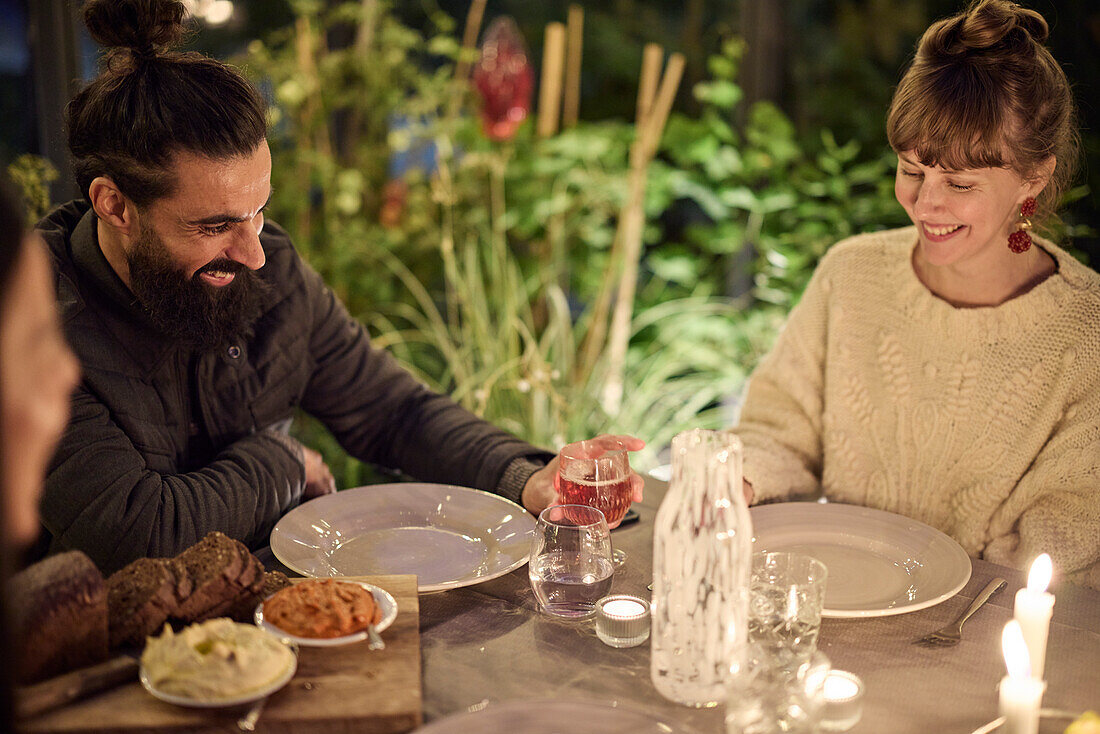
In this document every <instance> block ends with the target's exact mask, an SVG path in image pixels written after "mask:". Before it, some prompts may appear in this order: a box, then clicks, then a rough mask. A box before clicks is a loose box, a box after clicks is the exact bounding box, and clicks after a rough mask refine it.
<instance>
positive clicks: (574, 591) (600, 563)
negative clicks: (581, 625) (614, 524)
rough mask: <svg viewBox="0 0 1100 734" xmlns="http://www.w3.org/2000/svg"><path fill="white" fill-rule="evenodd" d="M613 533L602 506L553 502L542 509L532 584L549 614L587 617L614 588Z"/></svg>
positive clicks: (533, 548) (530, 567) (530, 572)
mask: <svg viewBox="0 0 1100 734" xmlns="http://www.w3.org/2000/svg"><path fill="white" fill-rule="evenodd" d="M614 571H615V567H614V566H613V565H612V564H611V533H610V531H609V530H608V528H607V520H606V519H604V515H603V513H602V512H600V511H599V510H597V509H596V508H594V507H588V506H586V505H551V506H550V507H547V508H546V509H545V510H543V511H542V513H541V514H540V515H539V519H538V522H537V523H536V524H535V534H534V537H533V539H532V540H531V556H530V559H529V561H528V564H527V572H528V576H529V578H530V579H531V589H532V590H533V591H534V592H535V598H536V599H538V603H539V606H540V607H541V608H542V610H543V611H544V612H546V613H547V614H552V615H554V616H557V617H564V618H567V619H583V618H585V617H589V616H591V615H592V614H594V613H595V611H596V602H597V601H599V600H600V599H602V598H603V597H605V596H607V592H608V591H610V589H611V575H612V574H613V573H614Z"/></svg>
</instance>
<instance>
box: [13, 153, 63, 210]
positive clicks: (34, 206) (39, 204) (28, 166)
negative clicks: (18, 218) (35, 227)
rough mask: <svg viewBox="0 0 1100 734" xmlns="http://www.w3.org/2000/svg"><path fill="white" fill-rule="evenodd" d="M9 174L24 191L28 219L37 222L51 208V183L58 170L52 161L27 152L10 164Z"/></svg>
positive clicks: (24, 203) (54, 179)
mask: <svg viewBox="0 0 1100 734" xmlns="http://www.w3.org/2000/svg"><path fill="white" fill-rule="evenodd" d="M8 176H10V177H11V180H12V182H13V183H15V185H16V186H18V187H19V189H20V191H22V193H23V205H24V206H25V207H26V208H27V220H28V221H30V222H37V221H38V220H39V219H41V218H42V217H44V216H46V212H48V211H49V210H50V208H51V206H52V205H51V203H50V183H52V182H53V181H56V180H57V176H58V172H57V169H56V168H55V167H54V165H53V164H52V163H50V162H49V161H48V160H46V159H45V158H42V157H40V156H36V155H31V154H30V153H25V154H23V155H21V156H19V157H18V158H16V159H15V160H14V161H12V162H11V163H9V164H8Z"/></svg>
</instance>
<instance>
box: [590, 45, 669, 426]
mask: <svg viewBox="0 0 1100 734" xmlns="http://www.w3.org/2000/svg"><path fill="white" fill-rule="evenodd" d="M683 73H684V56H683V54H678V53H677V54H672V56H671V57H670V58H669V61H668V66H667V67H666V68H665V73H664V77H663V78H662V79H661V86H660V89H659V90H658V92H657V96H656V99H655V100H654V102H653V106H652V108H651V109H650V111H649V113H648V114H647V115H646V117H645V121H644V123H643V124H642V128H641V130H640V132H639V135H638V137H637V139H635V141H634V146H633V148H632V149H631V156H630V158H631V162H630V163H631V165H630V186H629V190H628V195H627V201H626V204H625V205H624V207H623V213H622V215H621V217H620V219H619V223H620V227H621V229H622V239H621V244H622V248H623V252H622V263H623V264H622V271H621V274H620V277H619V287H618V295H617V297H616V300H615V309H614V311H613V312H612V315H611V327H610V333H609V335H608V360H607V363H608V366H607V378H606V381H605V382H604V390H603V396H602V400H601V402H602V404H603V408H604V410H605V411H606V412H607V414H608V415H612V416H613V415H616V414H617V413H618V412H619V408H620V407H621V406H622V398H623V370H624V367H625V365H626V350H627V346H629V343H630V332H631V321H632V319H633V315H634V295H635V293H636V292H637V287H638V267H639V260H640V258H641V253H642V235H643V233H644V229H645V186H646V178H647V175H648V169H649V162H650V161H651V160H652V158H653V155H654V154H655V153H656V152H657V144H658V142H659V141H660V139H661V133H662V132H663V131H664V126H665V122H666V121H667V120H668V115H669V112H670V111H671V109H672V102H673V100H675V98H676V90H677V88H678V87H679V85H680V79H681V78H682V77H683Z"/></svg>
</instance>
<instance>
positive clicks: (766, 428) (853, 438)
mask: <svg viewBox="0 0 1100 734" xmlns="http://www.w3.org/2000/svg"><path fill="white" fill-rule="evenodd" d="M1046 37H1047V25H1046V22H1045V21H1044V20H1043V18H1042V16H1040V15H1039V14H1038V13H1036V12H1034V11H1031V10H1027V9H1025V8H1022V7H1020V6H1018V5H1015V4H1014V3H1011V2H1007V1H1006V0H976V1H975V2H971V3H970V4H969V6H968V7H967V9H966V10H964V11H963V12H962V13H960V14H958V15H956V16H954V17H951V18H947V19H945V20H941V21H939V22H937V23H935V24H933V25H932V26H931V27H930V28H929V29H928V30H927V31H926V32H925V34H924V36H923V37H922V38H921V41H920V43H919V45H918V48H917V53H916V58H915V59H914V61H913V63H912V65H911V66H910V67H909V69H908V70H907V71H906V73H905V75H904V77H903V78H902V80H901V82H900V84H899V85H898V87H897V89H896V91H895V94H894V100H893V103H892V105H891V107H890V112H889V116H888V120H887V134H888V137H889V139H890V144H891V146H892V147H893V148H894V150H895V152H896V153H897V154H898V169H897V178H896V182H895V194H896V196H897V199H898V201H899V202H900V203H901V205H902V206H903V207H904V208H905V210H906V212H907V213H908V214H909V217H910V219H912V221H913V225H914V226H913V227H909V228H905V229H900V230H894V231H890V232H879V233H873V234H867V235H862V236H858V237H854V238H852V239H850V240H848V241H845V242H842V243H840V244H838V245H836V246H835V247H834V248H833V249H832V250H830V252H829V253H828V254H827V255H826V257H825V258H824V259H823V260H822V262H821V265H820V266H819V268H818V270H817V272H816V273H815V274H814V277H813V279H812V281H811V283H810V285H809V287H808V288H807V290H806V293H805V295H804V296H803V298H802V301H801V302H800V303H799V305H798V306H797V307H796V308H795V309H794V310H793V311H792V313H791V316H790V320H789V321H788V324H787V327H786V328H785V329H784V331H783V333H782V334H781V335H780V337H779V339H778V341H777V342H776V345H775V348H774V349H773V351H772V352H771V354H769V355H768V357H767V358H765V360H764V361H763V362H762V363H761V364H760V366H759V367H758V368H757V370H756V372H755V373H754V374H753V376H752V378H751V379H750V382H749V386H748V391H747V395H746V400H745V403H744V407H743V409H742V413H741V418H740V427H739V431H740V433H741V435H742V438H743V440H744V444H745V476H746V477H747V478H749V479H751V480H752V481H753V485H754V488H755V490H756V494H757V497H758V498H759V499H761V500H775V499H784V498H790V497H793V496H807V495H809V496H817V495H821V494H824V495H825V496H826V497H828V498H829V499H832V500H839V501H841V502H848V503H853V504H862V505H868V506H871V507H875V508H879V509H885V510H889V511H892V512H896V513H900V514H903V515H907V516H910V517H913V518H916V519H918V520H921V521H923V522H925V523H927V524H929V525H932V526H933V527H936V528H938V529H939V530H942V531H943V532H945V533H947V534H948V535H951V536H952V537H954V538H955V540H957V541H958V542H959V543H960V544H961V545H962V546H963V548H965V549H966V551H967V552H968V553H969V554H970V555H973V556H980V557H983V558H985V559H988V560H992V561H994V562H997V563H1002V564H1006V565H1011V566H1016V567H1019V568H1022V567H1024V566H1026V565H1027V564H1028V563H1029V562H1030V560H1031V559H1032V558H1033V557H1034V556H1036V555H1038V554H1039V553H1040V552H1044V551H1045V552H1048V553H1050V554H1051V556H1052V557H1053V558H1054V560H1055V565H1056V566H1057V567H1058V568H1059V569H1060V571H1061V572H1062V573H1064V574H1065V575H1066V577H1067V578H1069V579H1071V580H1074V581H1077V582H1079V583H1084V584H1088V585H1091V586H1094V587H1100V502H1098V501H1097V499H1098V497H1100V276H1098V275H1097V274H1096V273H1095V272H1093V271H1092V270H1089V269H1088V268H1086V267H1084V266H1083V265H1081V264H1080V263H1078V262H1077V261H1076V260H1074V259H1073V258H1072V257H1070V256H1069V255H1068V254H1067V253H1066V252H1065V251H1064V250H1062V249H1061V248H1059V247H1058V246H1056V245H1055V244H1054V243H1052V242H1049V241H1047V240H1045V239H1041V238H1037V237H1036V238H1034V239H1033V238H1032V237H1031V236H1030V235H1029V234H1028V233H1027V232H1028V230H1029V229H1030V226H1031V222H1030V218H1031V217H1032V216H1035V215H1036V212H1038V215H1039V218H1040V220H1041V219H1042V218H1045V217H1049V216H1050V215H1051V213H1052V209H1053V207H1054V205H1055V204H1056V203H1057V201H1058V199H1059V196H1060V193H1061V192H1062V191H1063V190H1064V189H1065V186H1066V184H1067V183H1068V181H1069V180H1070V177H1071V175H1072V172H1073V169H1074V163H1075V161H1076V155H1077V146H1076V139H1077V133H1076V130H1075V127H1074V122H1073V120H1074V110H1073V104H1072V97H1071V95H1070V89H1069V84H1068V82H1067V81H1066V77H1065V75H1064V73H1063V72H1062V70H1061V68H1060V67H1059V66H1058V64H1057V63H1056V62H1055V61H1054V59H1053V58H1052V57H1051V55H1050V53H1049V51H1048V50H1047V49H1046V48H1045V47H1044V45H1043V42H1044V41H1045V39H1046Z"/></svg>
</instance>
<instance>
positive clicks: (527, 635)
mask: <svg viewBox="0 0 1100 734" xmlns="http://www.w3.org/2000/svg"><path fill="white" fill-rule="evenodd" d="M664 489H665V485H664V484H663V483H659V482H654V481H649V482H647V487H646V499H645V502H643V503H641V505H640V506H638V509H639V511H640V514H641V520H640V522H638V523H636V524H634V525H631V526H628V527H624V528H621V529H618V530H616V531H614V532H613V533H612V541H613V543H614V544H615V545H616V547H619V548H622V549H623V550H625V551H626V552H627V554H628V558H627V562H626V565H625V566H624V567H623V568H622V569H620V570H619V571H617V572H616V574H615V577H614V582H613V585H612V593H628V594H634V595H637V596H643V597H648V594H649V592H648V591H647V589H646V586H647V584H649V583H650V580H651V571H652V542H653V538H652V532H653V518H654V513H655V512H656V508H657V506H658V505H659V503H660V500H661V498H662V497H663V495H664ZM973 569H974V570H973V575H972V577H971V579H970V582H969V583H968V584H967V585H966V587H965V588H964V589H963V590H962V592H960V593H959V594H958V595H957V596H955V597H953V598H952V599H949V600H948V601H946V602H944V603H942V604H939V605H937V606H934V607H931V608H928V609H924V610H921V611H917V612H912V613H909V614H903V615H898V616H892V617H880V618H872V619H859V620H841V619H827V620H825V621H824V622H823V624H822V628H821V635H820V638H819V646H820V648H821V649H822V650H823V651H824V652H825V653H826V654H827V655H828V656H829V658H830V659H831V660H832V662H833V665H834V667H837V668H841V669H844V670H850V671H852V672H854V673H856V674H857V675H859V676H860V677H861V678H862V679H863V681H864V684H865V688H866V694H865V697H864V706H863V718H862V719H861V721H860V722H859V723H858V724H857V725H856V726H855V728H854V729H852V731H853V732H857V733H866V734H885V733H896V734H907V733H910V732H911V733H912V734H929V733H932V732H935V733H937V734H950V733H952V732H958V733H959V734H968V733H969V732H972V731H973V730H974V729H976V728H978V727H980V726H981V725H983V724H985V723H986V722H988V721H990V720H991V719H993V718H995V717H996V716H997V684H998V682H999V681H1000V679H1001V677H1002V676H1003V675H1004V661H1003V658H1002V656H1001V647H1000V639H1001V630H1002V628H1003V627H1004V624H1005V622H1007V621H1008V620H1009V619H1010V618H1011V617H1012V603H1013V597H1014V596H1015V593H1016V591H1017V589H1019V588H1020V587H1021V586H1022V585H1023V584H1024V582H1025V579H1024V576H1023V574H1022V573H1020V572H1018V571H1015V570H1012V569H1008V568H1004V567H1002V566H997V565H994V564H992V563H987V562H985V561H981V560H977V559H975V560H974V561H973ZM996 576H1002V577H1004V578H1005V579H1007V581H1008V587H1007V588H1006V589H1005V590H1004V591H1002V592H1000V593H999V594H998V595H997V596H995V597H994V598H993V600H991V602H990V603H989V604H987V605H986V607H985V608H983V609H982V610H981V611H979V612H978V613H977V614H976V615H975V616H974V617H973V618H971V620H970V621H969V622H968V623H967V626H966V629H965V631H964V636H963V641H962V643H961V644H959V645H958V646H956V647H953V648H935V649H933V648H924V647H920V646H917V645H913V644H912V640H914V639H915V638H917V637H919V636H920V635H923V634H924V633H926V632H929V631H931V630H933V629H936V628H938V627H940V626H942V625H943V624H946V623H947V622H949V621H951V620H953V619H954V618H955V617H956V616H957V615H958V614H959V613H961V612H962V610H963V609H965V608H966V606H967V605H968V604H969V603H970V601H971V600H972V599H973V598H974V596H975V595H976V594H977V593H978V592H979V591H980V590H981V589H982V588H983V587H984V586H985V585H986V583H987V582H988V581H989V580H990V579H992V578H994V577H996ZM1052 591H1053V592H1054V593H1055V596H1056V603H1055V606H1054V617H1053V620H1052V624H1051V629H1050V637H1049V642H1048V652H1047V665H1046V677H1047V681H1048V689H1047V693H1046V696H1045V699H1044V702H1043V705H1044V707H1046V708H1054V709H1065V710H1070V711H1075V712H1080V711H1084V710H1086V709H1090V708H1091V709H1094V710H1100V592H1095V591H1091V590H1088V589H1083V588H1080V587H1075V586H1072V585H1069V584H1063V585H1061V586H1055V587H1054V588H1053V589H1052ZM420 632H421V646H422V651H423V652H422V655H423V687H424V720H425V722H431V721H433V720H435V719H439V718H440V717H443V716H447V715H449V714H453V713H456V712H461V711H467V710H472V709H477V708H479V707H482V706H485V705H487V704H491V703H493V702H502V701H509V700H516V699H540V698H541V699H545V698H570V699H585V700H592V701H600V702H605V703H612V704H616V705H622V706H629V707H631V708H634V709H639V710H643V711H647V712H650V713H653V714H654V715H655V716H659V717H660V718H662V719H665V720H669V721H674V722H676V723H677V724H679V725H681V726H683V727H685V728H689V729H691V730H695V731H698V732H722V731H724V728H723V723H722V720H723V712H722V710H721V707H718V708H715V709H710V710H697V709H690V708H685V707H682V706H679V705H677V704H674V703H671V702H669V701H667V700H665V699H664V698H662V697H661V696H660V694H658V693H657V692H656V690H655V689H654V687H653V684H652V683H651V682H650V678H649V658H650V656H649V645H648V644H645V645H642V646H639V647H635V648H629V649H614V648H611V647H608V646H606V645H604V644H603V643H602V642H600V640H599V639H598V638H597V637H596V634H595V631H594V628H593V624H592V622H591V621H588V622H561V621H557V620H554V619H550V618H548V617H547V616H545V615H541V614H539V613H538V611H537V606H536V602H535V599H534V596H533V594H532V592H531V588H530V585H529V583H528V580H527V569H526V567H524V568H521V569H519V570H518V571H516V572H514V573H511V574H509V575H507V576H504V577H502V578H499V579H495V580H493V581H489V582H486V583H483V584H479V585H477V586H471V587H466V588H463V589H455V590H452V591H447V592H442V593H437V594H428V595H422V596H421V599H420ZM1067 723H1068V722H1067V721H1065V720H1053V719H1052V720H1048V721H1044V723H1043V726H1042V728H1041V731H1042V732H1060V731H1062V729H1063V728H1064V727H1065V726H1066V724H1067ZM573 730H575V731H578V732H583V731H584V727H583V722H578V724H577V726H576V727H575V728H574V729H573Z"/></svg>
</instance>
